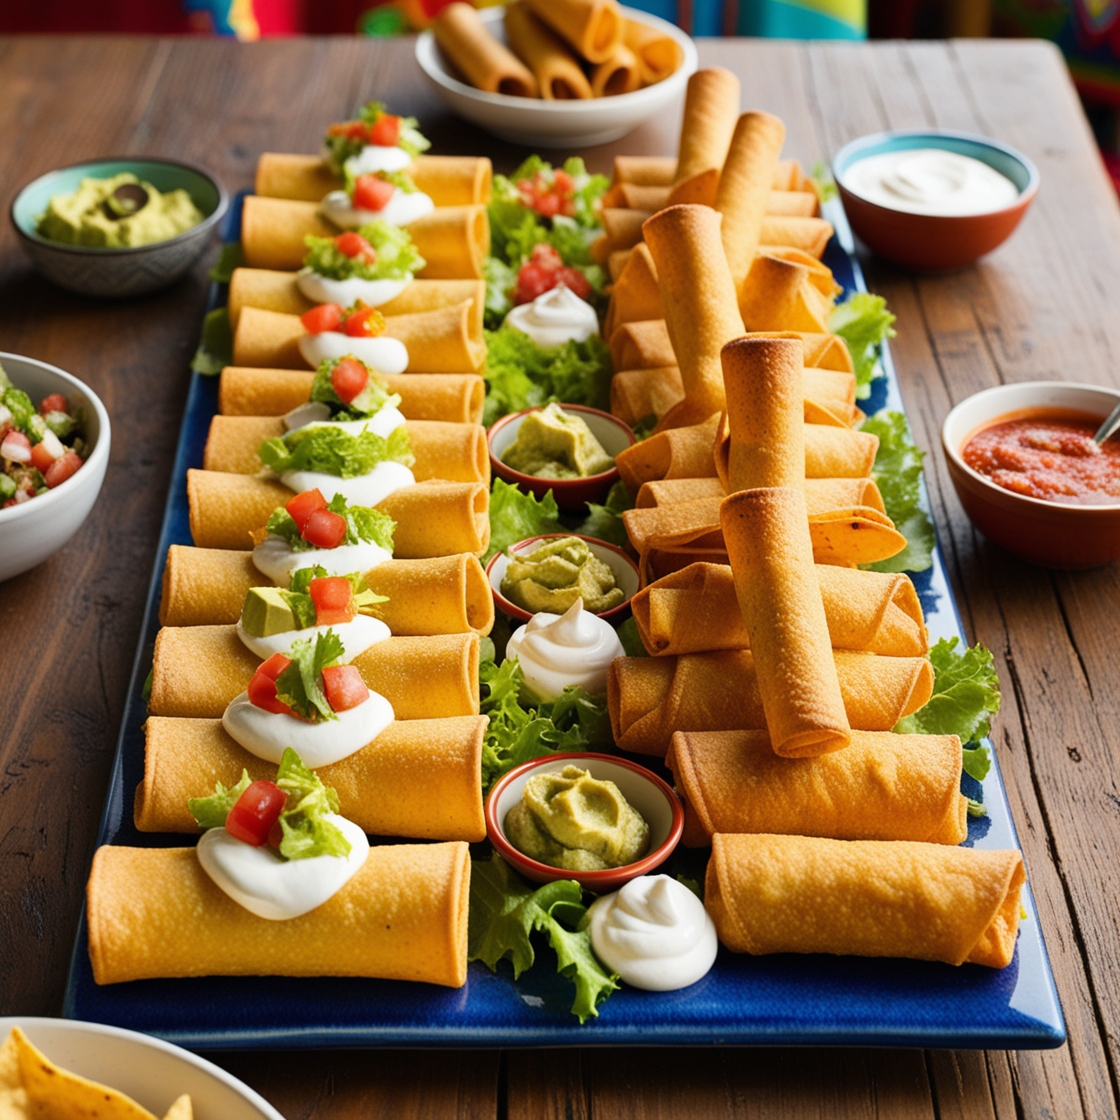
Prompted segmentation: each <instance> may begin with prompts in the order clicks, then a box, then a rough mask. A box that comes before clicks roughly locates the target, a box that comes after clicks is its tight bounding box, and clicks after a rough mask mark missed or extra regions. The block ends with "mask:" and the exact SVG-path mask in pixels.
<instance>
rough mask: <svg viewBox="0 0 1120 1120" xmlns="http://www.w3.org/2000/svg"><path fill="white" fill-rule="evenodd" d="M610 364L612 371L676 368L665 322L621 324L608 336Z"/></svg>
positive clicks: (662, 320) (660, 320) (641, 321)
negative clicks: (613, 369)
mask: <svg viewBox="0 0 1120 1120" xmlns="http://www.w3.org/2000/svg"><path fill="white" fill-rule="evenodd" d="M610 347H611V364H612V365H613V367H614V368H615V369H657V368H659V367H664V366H675V365H677V355H676V353H675V352H674V351H673V344H672V343H671V342H670V341H669V328H668V327H666V325H665V320H664V319H641V320H639V321H637V322H633V323H622V324H621V325H620V326H618V327H616V328H615V329H614V331H612V332H611V337H610Z"/></svg>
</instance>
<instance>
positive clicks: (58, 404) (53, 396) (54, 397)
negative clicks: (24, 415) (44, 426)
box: [39, 393, 67, 416]
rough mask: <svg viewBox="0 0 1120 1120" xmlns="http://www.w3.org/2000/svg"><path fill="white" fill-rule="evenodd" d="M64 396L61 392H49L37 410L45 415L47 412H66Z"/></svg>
mask: <svg viewBox="0 0 1120 1120" xmlns="http://www.w3.org/2000/svg"><path fill="white" fill-rule="evenodd" d="M66 411H67V408H66V398H65V397H64V396H63V395H62V394H61V393H49V394H48V395H47V396H45V397H44V398H43V399H42V401H41V402H40V404H39V412H40V414H41V415H43V416H46V414H47V413H48V412H66Z"/></svg>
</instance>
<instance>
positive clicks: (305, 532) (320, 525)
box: [299, 509, 346, 548]
mask: <svg viewBox="0 0 1120 1120" xmlns="http://www.w3.org/2000/svg"><path fill="white" fill-rule="evenodd" d="M299 535H300V536H301V537H303V539H304V540H305V541H307V542H308V543H309V544H313V545H314V546H315V547H316V548H337V547H338V546H339V545H340V544H342V542H343V541H344V540H346V518H345V517H343V516H342V514H340V513H332V512H331V511H330V510H329V509H317V510H316V511H315V512H314V513H313V514H312V515H311V516H310V517H309V518H308V519H307V521H306V522H305V523H304V525H303V528H301V529H300V533H299Z"/></svg>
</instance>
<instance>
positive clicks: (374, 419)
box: [283, 401, 406, 439]
mask: <svg viewBox="0 0 1120 1120" xmlns="http://www.w3.org/2000/svg"><path fill="white" fill-rule="evenodd" d="M330 415H331V410H330V409H329V408H328V407H327V406H326V405H325V404H324V403H323V402H322V401H308V402H307V404H301V405H299V406H298V407H296V408H293V409H292V411H291V412H288V413H285V414H284V416H283V421H284V430H285V431H286V432H291V431H295V429H296V428H310V427H316V428H341V429H342V431H344V432H346V433H347V435H351V436H360V435H361V434H362V432H364V431H366V430H367V429H368V430H369V431H371V432H373V434H374V435H377V436H381V438H382V439H388V438H389V437H390V436H391V435H392V434H393V433H394V432H395V431H396V430H397V429H398V428H403V427H404V425H405V423H406V421H405V418H404V414H403V413H402V412H401V410H400V409H399V408H393V407H392V406H389V407H387V408H382V409H380V410H378V411H377V412H375V413H374V414H373V415H372V416H370V417H368V418H367V419H365V420H332V419H331V418H330Z"/></svg>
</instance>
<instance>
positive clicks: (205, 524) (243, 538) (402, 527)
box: [187, 470, 490, 560]
mask: <svg viewBox="0 0 1120 1120" xmlns="http://www.w3.org/2000/svg"><path fill="white" fill-rule="evenodd" d="M291 497H292V491H291V490H289V489H288V488H287V487H286V486H285V485H284V484H283V483H281V482H278V481H276V480H274V479H264V478H252V477H250V476H248V475H241V474H226V473H225V472H223V471H200V470H189V471H187V501H188V504H189V507H190V524H191V537H192V539H193V540H194V543H195V545H197V546H198V547H199V548H237V549H247V548H252V547H253V540H252V537H251V534H252V532H253V531H254V530H257V529H260V528H262V527H263V526H264V524H265V523H266V522H267V521H268V519H269V517H270V515H271V514H272V511H273V510H275V509H277V508H278V507H280V506H283V505H286V504H287V503H288V502H289V501H290V500H291ZM489 499H490V493H489V491H488V490H487V489H486V486H485V485H484V484H483V483H481V482H439V481H435V480H432V481H428V482H418V483H417V484H416V485H415V486H405V487H404V488H403V489H401V490H397V491H395V492H394V493H392V494H390V495H389V496H388V497H387V498H385V499H384V501H382V502H380V503H378V506H377V508H378V509H379V510H381V511H382V512H383V513H387V514H388V515H389V516H390V517H391V518H392V519H393V520H394V521H395V522H396V523H397V528H396V530H395V532H394V534H393V555H394V556H395V557H396V558H397V559H399V560H421V559H425V558H427V557H430V556H452V555H454V554H455V553H457V552H473V553H474V554H475V555H476V556H480V555H481V554H482V553H483V552H485V551H486V546H487V544H488V543H489V541H490V518H489V514H488V510H489V504H490V503H489Z"/></svg>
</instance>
